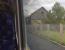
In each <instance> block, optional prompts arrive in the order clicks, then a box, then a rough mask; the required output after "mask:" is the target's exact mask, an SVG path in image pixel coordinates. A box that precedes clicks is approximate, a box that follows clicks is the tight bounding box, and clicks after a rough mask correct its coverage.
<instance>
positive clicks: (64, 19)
mask: <svg viewBox="0 0 65 50" xmlns="http://www.w3.org/2000/svg"><path fill="white" fill-rule="evenodd" d="M48 14H49V15H48V21H49V20H51V21H52V22H54V23H56V24H60V35H61V36H62V37H63V33H64V32H63V24H65V9H64V8H63V7H62V6H61V5H60V3H58V2H56V3H55V4H54V6H53V8H52V10H51V12H49V13H48ZM62 39H63V38H62ZM61 41H62V40H61Z"/></svg>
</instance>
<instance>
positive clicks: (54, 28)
mask: <svg viewBox="0 0 65 50" xmlns="http://www.w3.org/2000/svg"><path fill="white" fill-rule="evenodd" d="M26 28H27V32H29V33H35V32H37V31H47V30H51V31H58V32H59V31H60V24H36V25H31V24H29V25H26ZM63 30H65V25H63Z"/></svg>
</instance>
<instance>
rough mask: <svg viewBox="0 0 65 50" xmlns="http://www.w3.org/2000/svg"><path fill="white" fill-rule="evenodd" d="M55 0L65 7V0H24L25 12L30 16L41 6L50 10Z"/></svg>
mask: <svg viewBox="0 0 65 50" xmlns="http://www.w3.org/2000/svg"><path fill="white" fill-rule="evenodd" d="M55 2H59V3H60V4H61V5H62V6H63V7H64V8H65V0H23V7H24V14H25V16H28V15H30V14H31V13H33V12H34V11H36V10H37V9H39V8H40V7H44V8H45V9H46V10H50V9H51V8H52V7H53V5H54V3H55Z"/></svg>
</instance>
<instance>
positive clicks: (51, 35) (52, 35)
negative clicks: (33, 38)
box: [36, 30, 65, 45]
mask: <svg viewBox="0 0 65 50" xmlns="http://www.w3.org/2000/svg"><path fill="white" fill-rule="evenodd" d="M36 35H37V36H39V37H41V38H42V39H44V38H46V39H50V40H53V41H56V42H58V43H60V44H62V45H65V32H64V36H63V39H62V38H61V36H60V34H59V32H57V31H51V30H50V31H38V32H37V34H36ZM62 40H63V41H62Z"/></svg>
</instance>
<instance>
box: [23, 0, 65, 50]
mask: <svg viewBox="0 0 65 50" xmlns="http://www.w3.org/2000/svg"><path fill="white" fill-rule="evenodd" d="M23 11H24V17H25V21H26V24H25V25H26V27H25V29H26V49H27V50H65V47H64V46H65V0H23ZM40 12H41V13H40ZM34 20H35V21H34ZM39 21H41V22H39ZM37 28H39V29H37Z"/></svg>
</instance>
